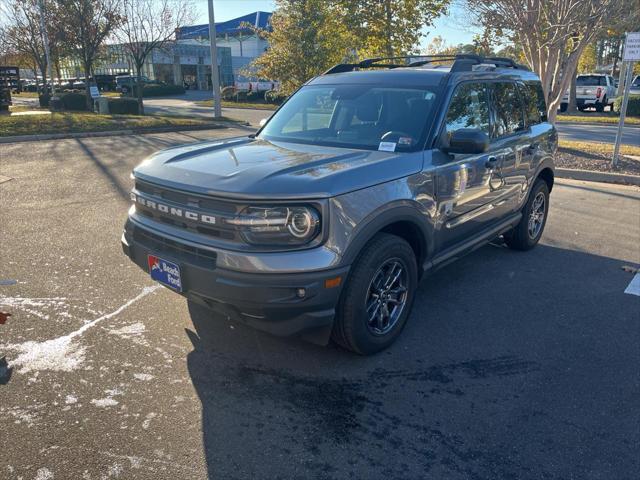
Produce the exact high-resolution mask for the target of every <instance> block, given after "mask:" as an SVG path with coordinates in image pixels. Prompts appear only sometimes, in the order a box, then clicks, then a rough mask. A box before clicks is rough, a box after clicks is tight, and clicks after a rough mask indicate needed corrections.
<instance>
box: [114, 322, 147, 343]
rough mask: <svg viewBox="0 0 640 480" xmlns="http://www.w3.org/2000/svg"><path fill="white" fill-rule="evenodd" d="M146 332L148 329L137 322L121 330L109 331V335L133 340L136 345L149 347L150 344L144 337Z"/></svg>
mask: <svg viewBox="0 0 640 480" xmlns="http://www.w3.org/2000/svg"><path fill="white" fill-rule="evenodd" d="M145 330H146V327H145V326H144V323H142V322H136V323H132V324H131V325H126V326H124V327H121V328H116V329H111V330H109V333H110V334H112V335H117V336H119V337H120V338H124V339H127V340H131V341H133V343H136V344H138V345H144V346H149V343H148V342H147V341H146V339H145V338H144V337H143V335H142V334H143V333H144V332H145Z"/></svg>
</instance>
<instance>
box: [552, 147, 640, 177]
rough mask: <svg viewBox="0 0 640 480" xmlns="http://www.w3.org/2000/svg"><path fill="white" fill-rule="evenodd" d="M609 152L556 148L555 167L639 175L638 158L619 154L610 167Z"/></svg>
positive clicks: (639, 162) (639, 163)
mask: <svg viewBox="0 0 640 480" xmlns="http://www.w3.org/2000/svg"><path fill="white" fill-rule="evenodd" d="M611 156H612V155H610V154H604V153H596V152H587V151H583V150H576V149H574V148H558V153H557V155H556V158H555V163H556V167H560V168H573V169H578V170H592V171H595V172H607V173H624V174H627V175H640V158H637V157H636V158H632V157H628V156H624V155H620V157H619V158H618V164H617V165H616V167H615V168H612V167H611Z"/></svg>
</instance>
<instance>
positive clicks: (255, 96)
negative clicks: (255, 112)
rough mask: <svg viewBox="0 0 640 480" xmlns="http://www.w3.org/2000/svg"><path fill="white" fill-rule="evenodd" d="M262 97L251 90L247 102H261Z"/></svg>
mask: <svg viewBox="0 0 640 480" xmlns="http://www.w3.org/2000/svg"><path fill="white" fill-rule="evenodd" d="M261 100H262V98H261V95H259V94H258V92H256V91H255V90H251V91H250V92H247V102H251V103H255V102H259V101H261Z"/></svg>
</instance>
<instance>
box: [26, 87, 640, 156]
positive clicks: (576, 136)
mask: <svg viewBox="0 0 640 480" xmlns="http://www.w3.org/2000/svg"><path fill="white" fill-rule="evenodd" d="M210 98H211V95H210V94H209V92H204V91H188V92H187V93H186V95H183V96H180V97H167V98H148V99H146V100H145V101H144V104H145V111H146V113H147V114H161V115H180V116H186V117H207V118H208V117H211V116H212V109H211V108H210V107H203V106H200V105H197V104H196V102H197V101H199V100H206V99H210ZM36 101H37V100H36V99H33V98H18V99H16V101H15V102H14V103H15V104H16V105H33V104H35V102H36ZM272 113H273V112H272V111H270V110H254V109H246V108H223V109H222V114H223V115H224V116H226V117H230V118H235V119H237V120H243V121H245V122H248V123H249V124H251V125H252V126H254V127H257V126H258V125H259V124H260V120H262V119H263V118H268V117H269V116H270V115H271V114H272ZM556 127H557V128H558V131H559V133H560V138H563V139H565V140H575V141H585V142H605V143H613V142H614V141H615V138H616V131H617V125H584V124H578V123H558V124H557V125H556ZM622 143H624V144H627V145H636V146H640V127H638V126H629V125H627V126H625V128H624V133H623V137H622Z"/></svg>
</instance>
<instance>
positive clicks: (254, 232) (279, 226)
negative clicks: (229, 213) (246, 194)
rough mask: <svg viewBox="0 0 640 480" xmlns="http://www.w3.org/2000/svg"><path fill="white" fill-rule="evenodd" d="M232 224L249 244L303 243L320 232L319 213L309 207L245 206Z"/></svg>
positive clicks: (229, 221)
mask: <svg viewBox="0 0 640 480" xmlns="http://www.w3.org/2000/svg"><path fill="white" fill-rule="evenodd" d="M225 222H226V223H228V224H230V225H235V226H236V227H237V228H238V229H239V230H240V233H241V234H242V236H243V238H244V239H245V241H246V242H247V243H250V244H252V245H269V246H274V245H281V246H287V245H304V244H306V243H309V242H310V241H311V240H313V239H314V238H315V237H316V236H317V235H318V233H319V232H320V216H319V215H318V212H317V211H316V210H315V209H314V208H311V207H302V206H295V207H277V206H274V207H247V208H245V209H244V210H243V211H242V212H241V213H240V215H238V216H237V217H235V218H229V219H226V220H225Z"/></svg>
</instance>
